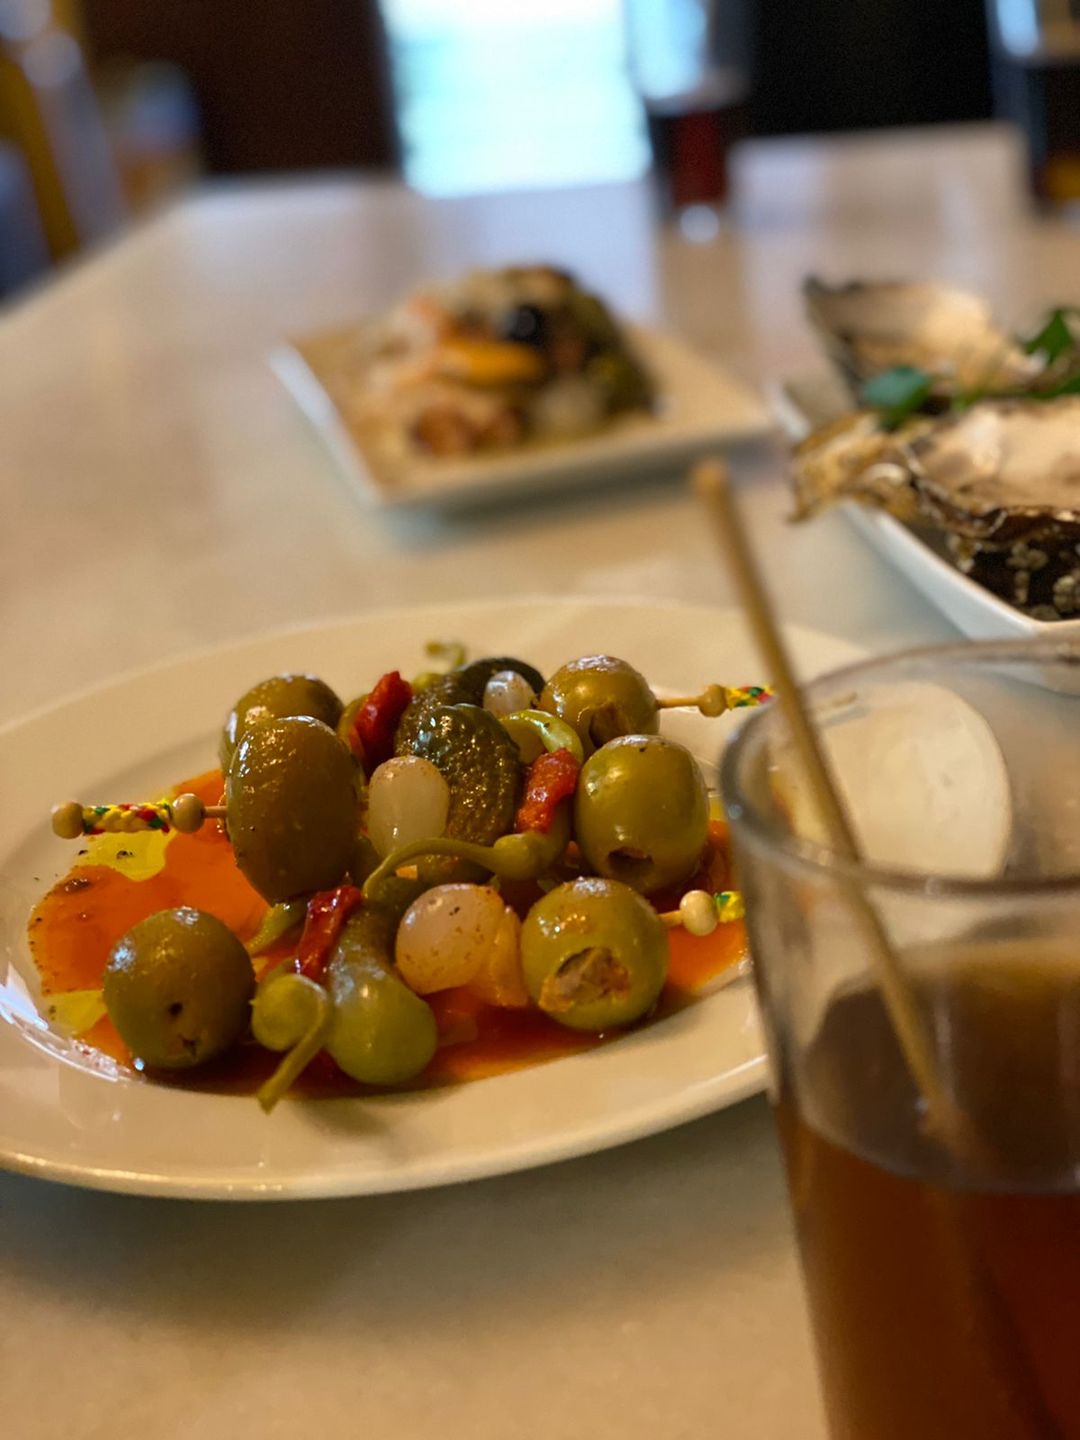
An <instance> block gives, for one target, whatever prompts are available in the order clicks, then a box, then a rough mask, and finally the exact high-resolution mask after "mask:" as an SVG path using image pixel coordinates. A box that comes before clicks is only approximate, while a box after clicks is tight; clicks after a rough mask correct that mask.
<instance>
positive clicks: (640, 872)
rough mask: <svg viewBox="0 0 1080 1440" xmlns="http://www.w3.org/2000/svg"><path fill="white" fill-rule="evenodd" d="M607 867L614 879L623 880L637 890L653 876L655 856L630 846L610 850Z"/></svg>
mask: <svg viewBox="0 0 1080 1440" xmlns="http://www.w3.org/2000/svg"><path fill="white" fill-rule="evenodd" d="M607 869H608V874H609V875H610V877H611V879H612V880H621V881H622V883H623V884H624V885H629V886H630V887H631V889H634V890H636V889H638V888H639V887H640V886H642V885H644V884H646V883H647V882H648V881H649V879H650V878H651V876H652V873H653V858H652V856H651V855H648V854H646V853H645V851H644V850H634V849H631V848H630V847H625V848H623V849H620V850H609V851H608V855H607Z"/></svg>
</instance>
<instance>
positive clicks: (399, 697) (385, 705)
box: [353, 670, 413, 775]
mask: <svg viewBox="0 0 1080 1440" xmlns="http://www.w3.org/2000/svg"><path fill="white" fill-rule="evenodd" d="M412 693H413V692H412V686H411V685H410V684H409V682H408V681H407V680H403V679H402V678H401V674H400V672H399V671H397V670H391V671H389V672H388V673H387V674H386V675H383V676H382V677H381V679H379V680H377V681H376V682H375V688H374V689H373V690H372V692H371V694H370V695H369V696H368V697H367V699H366V700H365V701H364V703H363V705H361V706H360V709H359V710H358V711H357V712H356V719H355V720H354V721H353V733H354V734H355V736H356V738H357V739H358V740H359V742H360V745H361V747H362V750H361V753H362V755H363V756H364V764H365V767H366V769H367V773H368V774H369V775H370V774H371V773H372V771H373V770H374V769H375V767H376V766H377V765H381V764H382V763H383V761H384V760H389V759H390V756H391V755H393V753H394V731H395V730H396V729H397V724H398V721H399V720H400V719H401V716H402V714H403V712H404V710H405V706H406V705H408V703H409V701H410V700H411V699H412Z"/></svg>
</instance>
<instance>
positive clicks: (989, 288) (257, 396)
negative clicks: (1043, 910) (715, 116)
mask: <svg viewBox="0 0 1080 1440" xmlns="http://www.w3.org/2000/svg"><path fill="white" fill-rule="evenodd" d="M1020 174H1021V172H1020V157H1019V153H1018V149H1017V146H1016V144H1015V141H1014V138H1013V137H1012V136H1011V135H1010V133H1009V132H1008V131H1006V130H1003V129H998V128H995V127H991V126H987V127H972V128H969V129H955V130H944V131H924V132H919V133H916V132H910V133H897V134H882V135H878V136H875V137H872V138H862V137H856V138H851V139H837V140H805V141H797V142H768V143H764V142H763V143H757V144H754V145H749V146H747V147H745V149H744V150H743V152H742V154H741V155H740V157H739V163H738V177H737V178H738V185H737V193H738V199H737V204H736V207H735V214H734V217H733V221H732V223H731V224H730V225H729V226H728V227H727V228H725V229H724V230H723V231H722V233H721V234H720V235H719V236H718V237H716V238H715V239H713V240H711V241H709V242H708V243H695V242H692V241H690V240H688V239H686V238H683V237H682V236H680V235H679V234H678V233H675V232H665V231H663V230H661V229H659V228H657V226H656V225H655V223H654V221H653V218H652V214H651V210H650V202H649V196H648V193H647V191H646V189H645V188H644V187H643V186H634V185H630V186H621V187H610V188H597V189H592V190H581V191H574V192H565V193H551V194H528V193H523V194H516V195H499V196H486V197H476V198H467V199H460V200H444V201H438V202H436V201H433V200H426V199H424V198H422V197H419V196H417V195H415V194H411V193H409V192H407V191H406V190H405V189H403V188H401V187H399V186H397V185H389V184H371V183H361V182H358V181H355V180H353V179H339V178H326V179H319V180H315V181H305V182H303V183H296V184H290V185H278V184H274V185H256V184H245V185H238V186H230V187H227V188H220V189H207V190H205V191H203V192H201V193H199V194H196V195H195V196H193V197H192V198H191V199H189V200H187V201H185V202H184V203H183V204H181V205H179V206H178V207H176V208H174V209H172V210H170V211H168V212H167V213H165V214H163V215H161V216H160V217H158V218H157V219H155V220H153V221H152V222H150V223H149V224H147V225H146V226H145V227H143V228H141V229H140V230H138V231H136V232H135V233H133V234H131V235H129V236H127V237H126V238H124V239H122V240H121V241H120V242H119V243H117V244H115V245H113V246H111V247H109V248H107V249H105V250H103V251H102V252H100V253H99V254H97V255H95V256H92V257H91V258H90V259H88V260H87V261H85V262H84V263H82V264H80V265H78V266H76V267H74V268H72V269H71V270H69V271H68V272H67V273H66V274H64V275H62V276H61V277H60V278H59V279H57V280H55V281H53V282H52V283H50V284H49V285H47V286H46V287H44V288H43V289H41V290H40V291H38V292H37V293H36V294H33V295H31V296H30V298H28V299H27V300H25V301H23V302H22V303H20V304H18V305H16V306H15V307H14V308H12V309H11V310H9V312H8V313H7V314H6V315H5V316H3V317H2V318H0V505H2V515H3V519H4V524H3V525H2V526H0V617H2V623H0V675H2V676H3V682H2V684H0V723H2V722H4V721H7V720H10V719H14V718H15V717H18V716H20V715H22V714H24V713H25V712H27V711H29V710H32V709H34V708H35V707H39V706H42V705H46V704H48V703H49V702H52V701H54V700H56V699H58V698H59V697H61V696H62V695H63V694H64V693H65V692H67V691H70V690H72V689H74V688H77V687H82V686H84V685H86V684H88V683H91V682H93V681H94V680H97V679H99V678H102V677H105V676H108V675H111V674H114V673H116V672H118V671H121V670H126V669H129V668H131V667H135V666H139V665H142V664H145V663H147V662H150V661H153V660H157V659H160V658H161V657H163V656H169V655H173V654H178V653H180V652H183V651H186V650H189V649H191V648H193V647H197V646H201V645H204V644H207V643H210V642H219V641H227V640H230V639H240V638H243V637H245V636H252V635H255V634H258V633H260V632H263V631H266V630H268V629H272V628H275V627H278V626H281V625H284V624H292V623H296V622H298V621H303V620H309V619H311V620H314V619H318V618H321V617H324V616H328V615H340V614H345V613H349V612H353V611H356V610H360V609H365V608H368V607H372V606H377V605H384V604H394V603H399V602H402V601H409V600H433V599H438V598H440V597H447V598H455V599H459V598H466V597H474V596H482V597H486V596H492V597H498V596H501V595H507V594H521V593H526V592H535V591H537V590H557V591H572V592H585V593H588V594H592V595H596V596H603V595H607V594H618V595H625V594H628V593H630V594H639V595H642V596H650V595H653V596H662V597H665V598H672V599H684V600H688V601H694V602H704V603H710V602H717V603H725V602H727V601H729V600H730V598H731V596H730V591H729V587H728V585H727V582H726V580H725V577H724V576H723V574H722V573H721V571H720V569H719V567H718V565H717V560H716V556H715V554H714V551H713V549H712V548H711V545H710V541H709V539H708V536H707V534H706V533H705V531H704V529H703V527H702V526H701V524H700V521H699V517H698V515H697V513H696V511H695V509H694V506H693V504H692V502H691V500H690V499H689V497H688V496H687V495H686V493H685V490H684V487H683V485H682V483H681V481H680V478H679V477H677V476H674V475H672V476H667V477H661V478H659V479H654V480H650V481H647V482H645V481H643V482H641V483H635V484H634V485H632V486H631V487H629V488H624V489H620V491H619V492H618V494H617V495H616V494H613V493H612V492H610V491H603V490H600V491H596V492H589V493H582V494H578V495H575V496H573V497H565V496H564V497H561V498H558V499H550V498H548V499H545V500H543V501H534V502H530V503H528V504H522V505H518V506H514V507H509V508H499V509H491V510H489V511H481V512H476V513H470V514H466V515H459V516H457V517H454V518H438V517H432V516H424V515H413V516H398V517H395V518H394V519H393V520H390V519H388V518H387V517H385V516H380V515H379V514H377V513H373V512H371V511H366V510H364V509H362V508H360V507H359V506H358V505H357V503H356V501H355V499H354V497H353V496H352V495H351V494H350V493H349V492H348V491H347V489H346V487H345V486H344V485H343V484H342V482H341V481H340V479H339V477H338V475H337V473H336V472H335V470H334V468H333V466H332V464H331V463H330V461H329V460H328V458H327V456H326V455H325V454H324V453H323V451H322V449H321V448H320V444H319V442H318V440H317V438H316V437H315V435H314V434H313V433H312V432H311V430H310V429H309V428H308V426H307V424H306V422H305V421H304V419H303V418H302V417H301V416H300V415H299V414H298V412H297V411H296V409H295V408H294V406H293V404H292V402H291V401H290V400H289V398H288V396H287V395H286V394H285V392H284V391H283V389H282V388H281V386H280V384H279V382H278V381H277V379H276V378H275V376H274V374H273V373H272V372H271V370H270V369H269V367H268V365H267V363H266V356H267V352H268V350H269V349H270V348H271V347H272V346H273V345H274V343H275V342H276V341H277V340H278V339H279V338H280V337H281V336H283V335H288V334H290V333H296V332H300V331H303V330H307V329H312V328H317V327H319V326H320V325H324V324H326V325H329V324H334V323H337V322H339V321H340V320H341V319H342V317H348V316H352V315H362V314H364V313H368V312H371V311H372V310H374V309H377V308H378V307H380V306H382V305H383V304H385V303H386V301H387V300H388V299H390V298H391V297H392V296H394V295H396V294H397V293H399V292H400V291H402V290H404V289H406V288H408V287H409V286H410V285H412V284H414V283H415V282H417V281H418V280H419V279H421V278H422V277H427V276H431V275H450V274H453V273H454V272H456V271H458V270H460V269H461V268H463V267H466V266H469V265H476V264H490V263H498V262H503V261H513V260H520V259H522V258H529V257H540V258H544V259H550V260H552V261H555V262H561V263H563V264H565V265H568V266H570V267H571V268H573V269H575V270H577V271H578V272H579V273H580V274H581V275H582V276H583V278H584V279H585V280H586V281H587V282H591V283H592V284H594V285H596V286H597V287H599V288H602V289H603V290H604V291H605V292H606V293H607V294H609V295H611V296H612V297H613V298H614V299H615V300H616V301H617V303H618V304H619V306H620V307H621V308H622V309H623V310H624V311H625V312H627V313H628V314H630V315H632V316H634V317H635V318H638V319H640V320H643V321H646V322H649V323H655V324H659V325H662V326H666V327H668V328H670V329H672V330H673V331H675V332H677V333H679V334H681V335H683V336H684V337H686V338H687V339H689V340H690V341H692V342H693V343H695V344H696V345H697V346H698V347H700V348H701V349H703V350H704V351H706V352H707V353H709V354H711V355H714V356H715V357H717V358H719V359H721V360H722V361H723V362H724V363H725V364H726V365H727V366H729V367H730V368H731V369H732V370H733V371H735V372H737V373H738V374H740V375H741V376H743V377H744V378H745V379H747V380H749V381H751V382H753V383H755V384H759V383H761V382H762V381H763V380H765V379H766V378H767V377H769V376H772V375H778V374H784V373H790V372H792V371H797V370H799V369H800V368H804V367H806V366H808V365H813V364H814V363H815V352H814V347H813V343H812V340H811V337H810V336H809V335H808V334H807V332H806V330H805V327H804V325H803V323H802V320H801V316H800V308H799V301H798V295H797V287H798V282H799V280H800V279H801V278H802V276H803V275H804V274H806V273H808V272H811V271H813V272H818V273H821V274H823V275H826V276H830V277H834V278H843V277H848V276H851V275H862V274H871V275H879V276H881V275H904V274H920V275H923V274H925V275H936V276H940V277H944V278H948V279H952V280H956V281H958V282H962V283H966V284H970V285H972V286H975V287H977V288H980V289H982V290H984V291H985V292H986V293H988V294H989V295H990V296H991V297H992V298H993V300H994V301H995V303H996V304H997V305H998V307H999V309H1000V311H1001V313H1002V316H1003V318H1005V319H1007V320H1012V319H1015V320H1017V321H1020V320H1022V319H1024V318H1026V317H1028V316H1029V315H1031V314H1032V313H1033V312H1034V311H1035V310H1037V308H1038V306H1039V304H1040V303H1043V302H1047V301H1050V300H1053V299H1060V298H1061V297H1062V295H1063V294H1068V293H1071V292H1070V285H1072V286H1073V288H1075V278H1074V277H1075V274H1076V272H1077V264H1078V261H1080V235H1078V234H1077V232H1075V231H1073V230H1071V229H1069V228H1068V227H1067V226H1065V225H1063V224H1056V223H1055V224H1052V223H1048V222H1044V221H1042V222H1041V221H1036V220H1034V219H1033V218H1031V217H1030V216H1029V214H1028V212H1027V210H1026V207H1025V203H1024V200H1023V198H1022V190H1021V179H1020ZM736 478H737V482H738V485H739V489H740V496H741V499H742V503H743V504H744V505H745V507H746V511H747V514H748V516H749V519H750V522H751V525H752V527H753V531H754V534H755V537H756V539H757V542H758V544H759V545H760V546H761V547H762V551H763V553H764V554H766V555H767V561H768V566H769V572H770V575H771V577H772V580H773V584H774V588H775V591H776V595H777V599H778V602H779V605H780V608H781V610H782V613H783V614H784V616H785V617H787V618H789V619H792V620H794V619H797V620H799V621H801V622H802V623H804V624H809V625H813V626H817V627H819V628H821V629H824V630H830V631H832V632H834V633H836V634H838V635H840V636H842V637H844V638H846V639H849V640H853V641H855V642H857V643H860V644H862V645H864V646H866V647H868V648H870V649H873V650H878V651H881V650H887V649H890V648H896V647H899V646H903V645H907V644H911V643H916V642H927V641H934V640H936V639H943V638H947V637H950V636H952V634H953V632H952V630H951V628H950V627H949V626H948V624H947V623H946V622H945V621H944V620H943V619H942V618H941V617H940V616H939V615H938V614H937V613H936V612H935V611H934V610H932V609H931V608H930V607H929V606H928V605H927V604H926V602H925V601H923V600H922V599H921V598H920V597H919V596H918V595H917V594H916V593H915V592H914V591H913V590H911V589H910V588H909V587H908V586H907V585H906V584H905V583H904V582H903V581H902V580H901V579H900V578H898V577H897V576H894V575H893V574H891V573H889V572H888V571H886V570H885V569H883V568H882V565H881V562H880V561H879V560H878V559H876V558H875V556H874V555H873V554H872V553H871V552H870V551H869V550H867V549H865V548H864V547H863V545H862V544H861V543H860V541H859V540H858V538H857V537H856V536H855V534H854V533H853V532H851V531H850V530H849V529H848V527H847V526H846V524H845V522H844V521H843V519H842V518H841V517H839V516H827V517H824V518H822V519H821V520H820V521H818V522H816V523H815V524H814V525H813V526H812V527H809V528H805V529H801V528H793V527H791V526H789V525H787V524H786V523H785V516H786V512H787V508H788V501H787V497H786V494H785V489H784V482H783V472H782V451H781V447H780V445H779V443H778V442H773V441H767V442H764V443H762V444H761V445H758V446H756V447H753V448H750V449H747V450H744V451H742V452H741V453H740V454H739V455H738V456H737V457H736ZM0 1313H2V1314H3V1317H4V1323H3V1324H2V1326H0V1376H2V1381H3V1407H4V1416H5V1419H4V1425H3V1428H4V1430H5V1433H7V1434H10V1435H11V1436H12V1437H13V1440H53V1437H60V1436H63V1437H65V1440H127V1437H129V1436H132V1437H133V1436H136V1435H139V1436H144V1435H152V1436H154V1437H155V1440H233V1437H234V1436H236V1435H238V1434H241V1433H245V1434H249V1435H252V1436H257V1437H259V1440H286V1437H288V1440H296V1437H299V1436H308V1435H311V1436H315V1435H318V1436H321V1437H325V1440H337V1437H353V1436H355V1435H358V1434H370V1435H373V1436H379V1437H384V1436H385V1437H387V1440H419V1437H429V1436H434V1435H446V1436H462V1437H468V1440H517V1437H521V1440H532V1437H540V1436H544V1437H549V1436H559V1437H576V1436H589V1437H591V1440H608V1437H611V1440H615V1437H619V1440H637V1437H643V1440H644V1437H649V1440H652V1437H654V1436H657V1435H662V1436H664V1437H665V1440H691V1437H704V1436H709V1435H714V1434H715V1435H719V1434H722V1435H725V1436H730V1437H732V1440H780V1437H783V1440H820V1437H822V1436H823V1434H824V1430H823V1421H822V1419H821V1414H820V1406H819V1401H818V1397H817V1389H816V1382H815V1379H814V1373H813V1365H812V1359H811V1353H810V1348H809V1340H808V1331H807V1325H806V1320H805V1315H804V1310H803V1304H802V1299H801V1295H800V1291H799V1285H798V1276H797V1270H796V1264H795V1259H794V1254H793V1248H792V1240H791V1234H790V1230H789V1224H788V1219H787V1215H786V1211H785V1208H784V1200H783V1191H782V1183H781V1177H780V1171H779V1166H778V1162H777V1158H776V1154H775V1150H774V1146H773V1141H772V1136H771V1133H770V1129H769V1118H768V1113H767V1109H766V1107H765V1105H764V1103H763V1102H762V1101H760V1100H759V1101H751V1102H748V1103H746V1104H743V1105H741V1106H738V1107H737V1108H735V1109H733V1110H729V1111H726V1112H724V1113H722V1114H719V1115H715V1116H713V1117H711V1118H708V1119H705V1120H701V1121H697V1122H695V1123H693V1124H691V1125H687V1126H684V1127H682V1128H680V1129H678V1130H675V1131H673V1132H671V1133H669V1134H666V1135H661V1136H659V1137H656V1138H654V1139H651V1140H646V1141H642V1142H639V1143H636V1144H634V1145H630V1146H626V1147H624V1148H622V1149H620V1150H615V1151H612V1152H609V1153H607V1154H602V1155H597V1156H593V1157H590V1158H587V1159H584V1160H578V1161H573V1162H569V1163H565V1164H562V1165H558V1166H553V1167H550V1168H548V1169H544V1170H539V1171H535V1172H532V1173H526V1174H520V1175H515V1176H510V1177H506V1178H503V1179H497V1180H489V1181H485V1182H482V1183H477V1184H472V1185H467V1186H463V1187H458V1188H449V1189H443V1190H435V1191H429V1192H422V1193H413V1194H408V1195H404V1196H399V1197H380V1198H375V1199H365V1200H352V1201H332V1202H309V1203H303V1204H289V1205H279V1206H265V1207H260V1206H227V1205H216V1204H199V1203H184V1202H179V1201H161V1200H147V1199H135V1198H126V1197H117V1196H110V1195H105V1194H92V1193H85V1192H81V1191H78V1190H74V1189H65V1188H62V1187H58V1186H53V1185H50V1184H46V1183H42V1182H36V1181H33V1180H30V1179H25V1178H21V1177H13V1176H9V1177H2V1178H0Z"/></svg>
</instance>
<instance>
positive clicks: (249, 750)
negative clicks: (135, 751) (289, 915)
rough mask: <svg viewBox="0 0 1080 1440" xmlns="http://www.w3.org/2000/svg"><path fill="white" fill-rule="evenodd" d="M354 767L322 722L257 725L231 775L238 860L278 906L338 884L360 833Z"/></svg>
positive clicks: (229, 802) (229, 808)
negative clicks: (358, 830)
mask: <svg viewBox="0 0 1080 1440" xmlns="http://www.w3.org/2000/svg"><path fill="white" fill-rule="evenodd" d="M355 773H356V767H355V765H354V764H353V760H352V756H351V755H350V754H349V752H348V749H347V748H346V747H345V745H343V744H342V742H341V741H340V740H339V739H338V738H337V736H336V735H335V734H334V732H333V731H332V730H330V729H329V728H328V727H327V726H326V725H324V724H323V722H322V721H321V720H312V719H311V718H310V717H308V716H303V715H292V716H288V717H286V718H285V719H282V720H267V721H265V722H264V723H262V724H259V725H255V726H253V727H252V728H251V729H250V730H249V731H248V732H247V734H246V735H244V736H243V738H242V739H241V741H240V744H239V745H238V746H237V747H236V753H235V754H234V755H233V758H232V763H231V765H230V766H229V771H228V774H227V776H226V777H225V813H226V823H227V825H228V828H229V838H230V839H231V841H232V845H233V853H234V854H235V856H236V863H237V865H239V867H240V869H241V870H242V871H243V872H244V874H245V875H246V876H247V878H248V880H250V882H251V884H252V885H254V887H255V889H256V890H257V891H258V892H259V894H260V895H262V896H263V898H264V899H265V900H269V901H270V903H271V904H272V905H275V904H277V903H279V902H280V901H283V900H292V899H295V898H296V896H298V895H305V894H309V893H310V892H311V891H313V890H328V889H330V888H331V886H334V885H337V884H338V883H339V881H340V880H341V879H342V877H343V876H344V874H345V872H346V870H348V868H349V864H350V862H351V861H352V859H353V851H354V847H355V845H356V835H357V799H356V790H355V787H354V776H355Z"/></svg>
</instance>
